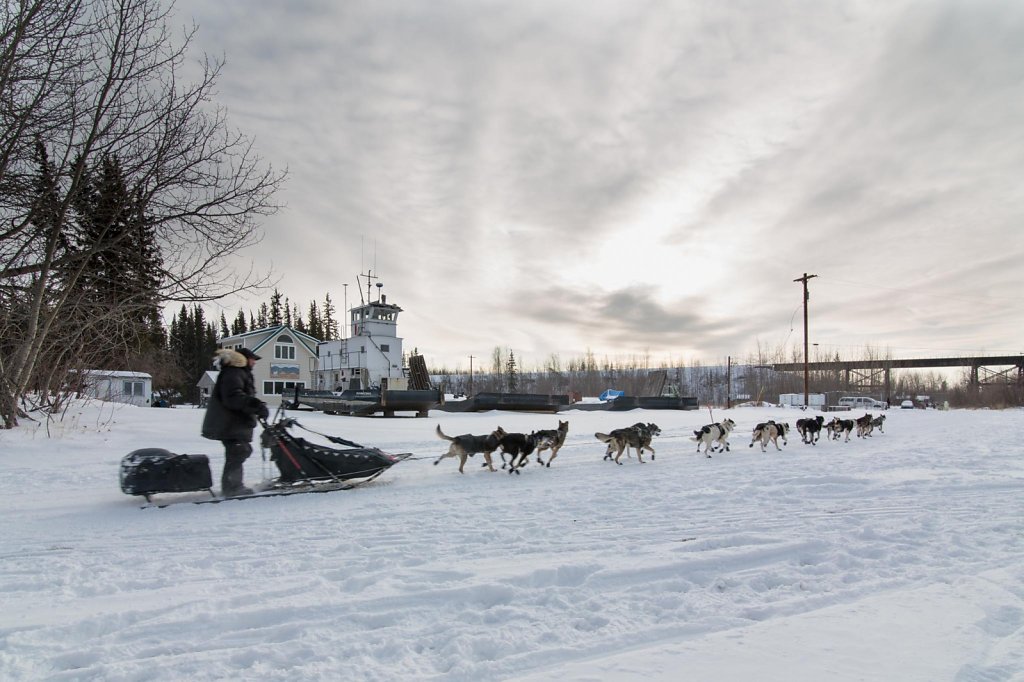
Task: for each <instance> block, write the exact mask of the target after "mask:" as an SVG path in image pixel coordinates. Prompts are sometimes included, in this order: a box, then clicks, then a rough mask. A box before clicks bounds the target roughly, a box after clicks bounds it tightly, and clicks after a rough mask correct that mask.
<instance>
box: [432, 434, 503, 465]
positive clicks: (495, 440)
mask: <svg viewBox="0 0 1024 682" xmlns="http://www.w3.org/2000/svg"><path fill="white" fill-rule="evenodd" d="M437 435H438V437H440V438H443V439H444V440H446V441H449V442H450V443H451V445H449V446H448V452H446V453H444V454H443V455H441V456H440V457H438V458H437V459H436V460H435V461H434V466H437V464H438V463H439V462H440V461H441V460H442V459H444V458H445V457H458V458H459V473H460V474H463V473H465V471H463V467H465V466H466V459H467V458H469V457H472V456H473V455H475V454H476V453H478V452H482V453H483V455H484V460H486V463H485V464H484V466H485V467H487V468H488V469H490V470H491V471H494V464H493V463H492V462H491V453H492V452H494V451H495V450H497V449H498V445H499V444H500V440H501V438H502V436H504V435H505V431H504V430H503V429H502V428H501V427H500V426H499V427H498V428H497V429H495V430H494V431H492V432H491V433H490V434H488V435H486V436H474V435H472V434H469V433H465V434H463V435H461V436H454V437H453V436H446V435H445V433H444V431H442V430H441V425H440V424H438V425H437Z"/></svg>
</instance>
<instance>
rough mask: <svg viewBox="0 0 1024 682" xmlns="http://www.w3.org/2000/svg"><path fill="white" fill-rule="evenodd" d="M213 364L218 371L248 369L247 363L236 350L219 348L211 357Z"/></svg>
mask: <svg viewBox="0 0 1024 682" xmlns="http://www.w3.org/2000/svg"><path fill="white" fill-rule="evenodd" d="M213 364H214V365H215V366H216V367H217V368H218V369H219V368H221V367H248V366H249V361H248V360H246V358H245V356H244V355H242V354H241V353H239V352H238V351H237V350H232V349H231V348H221V349H220V350H218V351H217V353H216V355H214V356H213Z"/></svg>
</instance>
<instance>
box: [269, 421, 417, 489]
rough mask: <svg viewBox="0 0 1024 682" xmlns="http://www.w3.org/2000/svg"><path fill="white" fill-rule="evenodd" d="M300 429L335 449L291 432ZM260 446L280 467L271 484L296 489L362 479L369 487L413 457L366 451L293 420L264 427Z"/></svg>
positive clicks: (364, 448) (372, 449) (374, 449)
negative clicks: (303, 485)
mask: <svg viewBox="0 0 1024 682" xmlns="http://www.w3.org/2000/svg"><path fill="white" fill-rule="evenodd" d="M293 427H297V428H300V429H304V430H306V431H309V432H310V433H316V435H318V436H322V437H324V438H326V439H327V440H329V441H330V442H331V443H334V444H335V445H340V446H342V447H340V448H335V447H329V446H326V445H319V444H317V443H312V442H310V441H308V440H306V439H305V438H302V437H300V436H296V435H294V434H292V433H291V431H289V429H291V428H293ZM260 439H261V440H260V442H261V444H262V445H263V447H264V448H266V449H267V450H269V451H270V459H271V461H272V462H274V464H275V465H276V466H277V470H278V471H279V472H280V476H279V477H278V478H276V479H274V481H272V484H273V485H275V486H294V485H296V484H301V483H304V482H308V483H342V482H343V481H352V480H355V479H360V481H361V482H360V484H362V483H368V482H370V481H372V480H373V479H375V478H377V477H378V476H380V475H381V474H382V473H384V472H385V471H387V470H388V469H389V468H391V467H392V466H394V465H395V464H398V463H399V462H401V461H402V460H404V459H408V458H409V457H411V456H412V453H408V452H407V453H402V454H398V455H392V454H388V453H386V452H384V451H383V450H381V449H379V448H374V447H367V446H364V445H360V444H359V443H354V442H352V441H350V440H346V439H344V438H339V437H337V436H328V435H327V434H323V433H317V432H316V431H310V430H309V429H306V428H305V427H304V426H302V425H301V424H299V422H298V421H297V420H295V419H293V418H291V417H286V418H283V419H280V420H278V421H277V422H275V423H274V424H264V427H263V434H262V435H261V436H260Z"/></svg>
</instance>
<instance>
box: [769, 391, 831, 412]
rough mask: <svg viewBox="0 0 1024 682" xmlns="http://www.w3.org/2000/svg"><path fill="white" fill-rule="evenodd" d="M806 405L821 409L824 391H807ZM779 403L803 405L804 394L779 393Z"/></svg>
mask: <svg viewBox="0 0 1024 682" xmlns="http://www.w3.org/2000/svg"><path fill="white" fill-rule="evenodd" d="M807 402H808V403H809V404H808V407H816V408H818V409H821V408H823V407H825V394H824V393H809V394H807ZM779 405H785V406H786V407H804V394H803V393H780V394H779Z"/></svg>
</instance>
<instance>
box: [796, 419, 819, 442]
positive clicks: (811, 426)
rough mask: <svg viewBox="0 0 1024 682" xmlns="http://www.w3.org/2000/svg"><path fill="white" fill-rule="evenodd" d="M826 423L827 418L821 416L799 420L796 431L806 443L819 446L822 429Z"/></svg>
mask: <svg viewBox="0 0 1024 682" xmlns="http://www.w3.org/2000/svg"><path fill="white" fill-rule="evenodd" d="M824 423H825V418H824V417H822V416H821V415H820V414H819V415H818V416H817V417H813V418H806V419H797V420H796V430H797V432H798V433H799V434H800V439H801V440H802V441H803V442H804V443H806V444H808V445H817V443H818V438H819V437H820V436H821V427H822V425H823V424H824Z"/></svg>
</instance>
